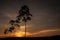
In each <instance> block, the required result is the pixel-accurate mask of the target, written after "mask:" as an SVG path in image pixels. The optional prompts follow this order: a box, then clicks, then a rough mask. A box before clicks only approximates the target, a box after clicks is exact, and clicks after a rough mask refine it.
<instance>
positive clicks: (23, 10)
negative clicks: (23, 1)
mask: <svg viewBox="0 0 60 40" xmlns="http://www.w3.org/2000/svg"><path fill="white" fill-rule="evenodd" d="M19 14H20V16H21V17H22V21H24V22H25V36H26V22H27V20H31V16H32V14H30V12H29V8H28V6H27V5H24V6H22V8H21V10H20V11H19Z"/></svg>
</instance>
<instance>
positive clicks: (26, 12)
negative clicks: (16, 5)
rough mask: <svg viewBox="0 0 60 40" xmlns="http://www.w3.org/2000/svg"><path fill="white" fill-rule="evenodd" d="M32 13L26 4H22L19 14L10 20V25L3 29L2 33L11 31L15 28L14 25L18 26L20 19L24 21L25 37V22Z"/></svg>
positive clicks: (29, 18)
mask: <svg viewBox="0 0 60 40" xmlns="http://www.w3.org/2000/svg"><path fill="white" fill-rule="evenodd" d="M31 16H32V14H31V13H30V12H29V8H28V6H27V5H24V6H22V7H21V10H19V15H18V16H17V17H16V20H10V21H9V24H11V27H9V29H7V30H5V32H4V34H6V33H7V31H8V32H12V31H13V30H14V29H15V26H17V27H20V23H21V20H22V21H24V22H25V37H26V22H27V21H28V20H31Z"/></svg>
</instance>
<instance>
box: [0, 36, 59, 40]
mask: <svg viewBox="0 0 60 40" xmlns="http://www.w3.org/2000/svg"><path fill="white" fill-rule="evenodd" d="M11 39H12V40H60V36H50V37H8V38H0V40H11Z"/></svg>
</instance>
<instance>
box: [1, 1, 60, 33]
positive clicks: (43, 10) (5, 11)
mask: <svg viewBox="0 0 60 40" xmlns="http://www.w3.org/2000/svg"><path fill="white" fill-rule="evenodd" d="M23 5H28V6H29V8H30V13H31V14H32V15H33V16H32V20H31V21H29V22H28V23H27V31H28V32H34V33H35V32H37V31H41V30H51V29H53V30H55V29H60V1H59V0H0V33H3V31H4V29H5V28H8V27H9V23H8V22H9V20H11V19H16V16H17V14H18V11H19V9H20V8H21V6H23ZM57 31H58V30H57ZM58 33H60V30H59V31H58ZM58 33H57V34H58Z"/></svg>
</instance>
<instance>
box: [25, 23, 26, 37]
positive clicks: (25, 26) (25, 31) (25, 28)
mask: <svg viewBox="0 0 60 40" xmlns="http://www.w3.org/2000/svg"><path fill="white" fill-rule="evenodd" d="M25 37H26V22H25Z"/></svg>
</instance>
